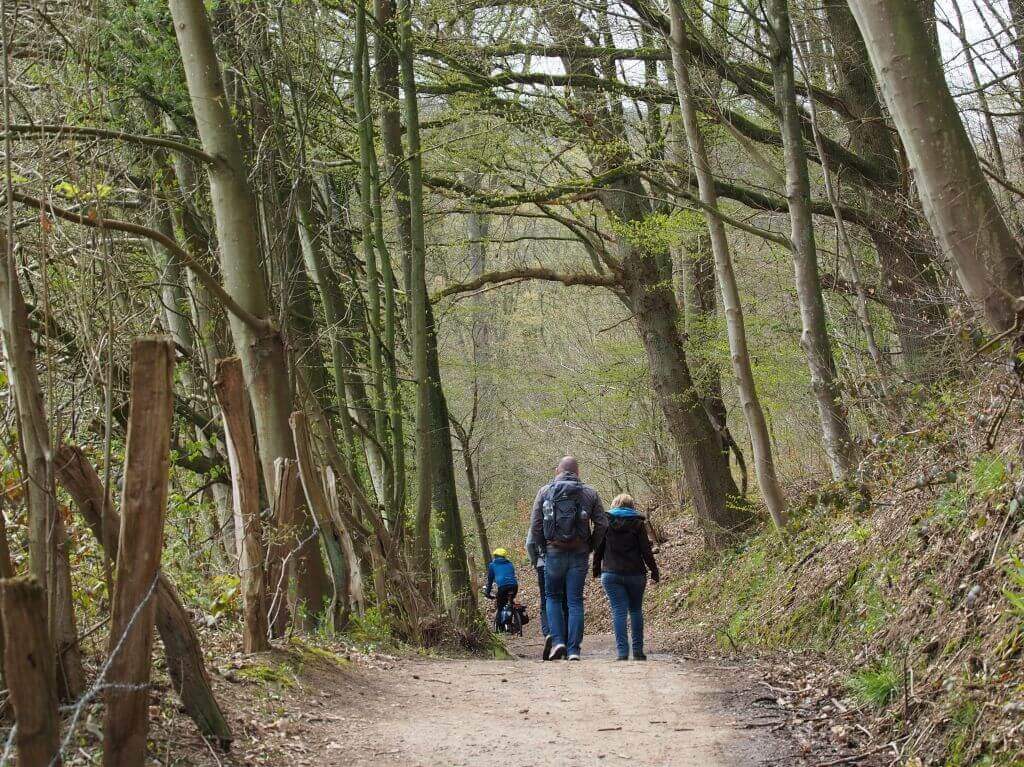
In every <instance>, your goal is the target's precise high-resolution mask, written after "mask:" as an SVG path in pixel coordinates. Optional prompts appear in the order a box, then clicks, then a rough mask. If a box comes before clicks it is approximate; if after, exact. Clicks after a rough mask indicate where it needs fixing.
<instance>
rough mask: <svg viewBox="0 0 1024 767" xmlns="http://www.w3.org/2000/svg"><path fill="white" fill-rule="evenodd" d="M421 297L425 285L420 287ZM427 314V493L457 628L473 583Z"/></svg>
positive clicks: (470, 606) (472, 604) (468, 607)
mask: <svg viewBox="0 0 1024 767" xmlns="http://www.w3.org/2000/svg"><path fill="white" fill-rule="evenodd" d="M423 290H424V293H425V292H426V284H425V283H424V285H423ZM425 309H426V313H427V363H428V370H429V376H430V390H429V408H430V442H431V444H430V451H431V464H432V466H431V474H432V476H431V489H432V493H433V496H432V500H433V506H434V509H433V511H434V515H435V523H436V525H437V529H438V533H439V535H440V541H441V554H442V556H443V557H444V565H445V570H446V572H447V575H448V583H449V586H450V587H451V593H452V598H453V604H452V607H453V608H454V612H455V614H456V616H457V617H458V618H459V625H469V624H468V623H467V622H466V620H467V619H468V618H469V617H470V616H472V614H473V612H475V608H476V600H475V596H474V593H473V583H472V579H471V578H470V574H469V564H468V561H467V559H466V539H465V533H464V532H463V529H462V515H461V514H460V513H459V494H458V486H457V485H456V484H455V458H454V456H453V454H452V434H451V427H450V426H449V416H448V402H447V400H446V399H445V396H444V387H443V385H442V383H441V365H440V361H439V360H438V356H437V333H436V331H435V328H434V312H433V307H432V306H431V304H430V303H429V301H428V302H427V303H426V306H425Z"/></svg>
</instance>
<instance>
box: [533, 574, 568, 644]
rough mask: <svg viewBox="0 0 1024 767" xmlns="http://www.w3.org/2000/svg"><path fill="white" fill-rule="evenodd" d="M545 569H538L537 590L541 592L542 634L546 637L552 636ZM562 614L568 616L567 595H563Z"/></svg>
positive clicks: (566, 620)
mask: <svg viewBox="0 0 1024 767" xmlns="http://www.w3.org/2000/svg"><path fill="white" fill-rule="evenodd" d="M544 580H545V579H544V568H543V567H538V568H537V590H538V591H539V592H540V633H542V634H543V635H544V636H546V637H547V636H550V635H551V627H550V626H549V625H548V600H547V592H546V590H545V588H544ZM562 614H563V615H566V616H568V605H567V604H566V603H565V595H564V594H563V595H562ZM565 622H566V624H567V625H568V623H569V618H568V617H566V619H565Z"/></svg>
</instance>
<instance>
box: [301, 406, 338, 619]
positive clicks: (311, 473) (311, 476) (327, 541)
mask: <svg viewBox="0 0 1024 767" xmlns="http://www.w3.org/2000/svg"><path fill="white" fill-rule="evenodd" d="M289 421H290V422H291V425H292V435H293V436H294V438H295V459H296V461H298V464H299V479H301V480H302V489H303V491H304V492H305V494H306V503H307V504H308V505H309V510H310V512H311V513H312V514H313V518H314V519H315V520H316V524H317V527H319V528H320V538H321V540H322V541H323V542H324V549H325V550H326V551H327V561H328V563H329V564H330V567H331V582H332V584H333V586H334V589H333V594H332V597H331V604H330V607H329V609H328V614H327V618H328V620H329V621H330V622H331V627H332V628H333V629H337V628H340V627H341V625H342V624H343V623H344V622H345V621H347V620H348V615H349V611H350V606H349V598H348V565H346V564H345V552H344V550H343V549H342V546H341V541H340V540H339V538H338V530H337V528H336V526H335V524H334V520H333V519H332V517H331V508H330V504H329V503H328V501H327V494H326V492H325V491H324V485H323V481H322V480H321V478H320V472H319V471H318V470H317V466H316V461H315V459H314V458H313V446H312V444H310V441H309V423H308V422H307V421H306V414H305V413H303V412H301V411H299V410H296V411H295V412H294V413H292V415H291V418H290V419H289Z"/></svg>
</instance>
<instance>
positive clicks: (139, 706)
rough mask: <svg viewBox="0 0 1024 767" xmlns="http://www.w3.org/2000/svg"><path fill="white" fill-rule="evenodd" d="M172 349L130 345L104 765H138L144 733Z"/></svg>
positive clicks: (157, 341) (155, 342)
mask: <svg viewBox="0 0 1024 767" xmlns="http://www.w3.org/2000/svg"><path fill="white" fill-rule="evenodd" d="M173 376H174V344H173V343H171V341H170V340H169V339H167V338H142V339H137V340H136V341H134V342H133V343H132V381H131V414H130V415H129V418H128V435H127V437H126V440H125V460H124V491H123V495H122V498H121V533H120V535H119V539H118V549H117V551H118V556H117V570H116V574H115V585H114V597H113V599H112V600H111V611H110V640H109V643H108V648H107V651H108V653H109V655H110V658H109V660H108V661H107V667H106V668H107V676H106V678H105V679H104V683H105V684H107V685H110V687H109V688H108V689H107V691H106V693H105V696H104V700H105V703H106V712H105V718H104V727H103V764H104V765H107V767H135V766H136V765H138V767H142V765H143V764H144V762H145V760H146V733H147V732H148V730H149V677H150V670H151V664H152V654H153V620H154V617H155V612H156V599H155V597H154V595H155V593H156V591H157V586H158V583H159V578H158V576H159V573H160V557H161V553H162V551H163V542H164V516H165V513H166V511H167V485H168V482H169V480H170V468H171V465H170V452H171V418H172V402H173V397H174V392H173V387H174V384H173Z"/></svg>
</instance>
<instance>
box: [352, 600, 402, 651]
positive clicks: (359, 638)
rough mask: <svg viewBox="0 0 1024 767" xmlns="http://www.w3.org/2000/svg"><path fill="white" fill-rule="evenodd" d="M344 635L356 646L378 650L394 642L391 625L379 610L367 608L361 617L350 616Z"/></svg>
mask: <svg viewBox="0 0 1024 767" xmlns="http://www.w3.org/2000/svg"><path fill="white" fill-rule="evenodd" d="M346 634H347V635H348V636H349V638H351V639H352V640H353V641H355V642H357V643H358V644H362V645H367V646H368V647H370V648H376V649H379V648H381V647H388V646H390V645H392V644H394V642H395V638H394V635H393V633H392V631H391V625H390V624H389V623H388V621H387V618H386V616H384V614H383V613H382V612H381V610H380V608H378V607H376V606H374V607H368V608H367V609H366V611H365V612H364V613H363V614H362V615H354V616H352V621H351V623H350V624H349V627H348V630H347V631H346Z"/></svg>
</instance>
